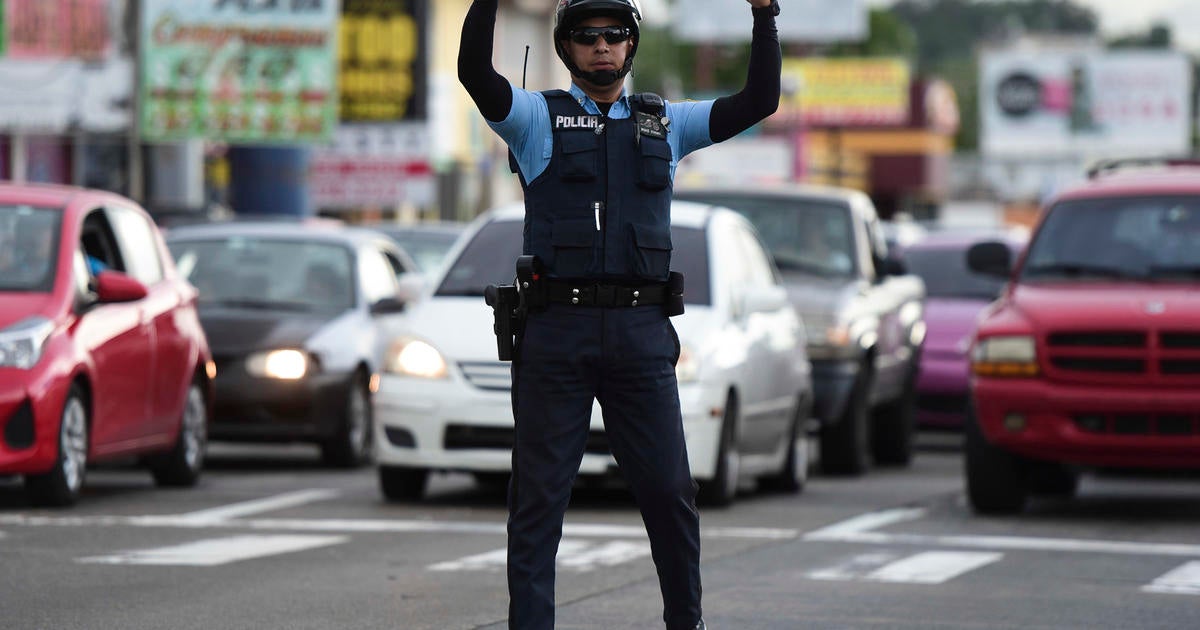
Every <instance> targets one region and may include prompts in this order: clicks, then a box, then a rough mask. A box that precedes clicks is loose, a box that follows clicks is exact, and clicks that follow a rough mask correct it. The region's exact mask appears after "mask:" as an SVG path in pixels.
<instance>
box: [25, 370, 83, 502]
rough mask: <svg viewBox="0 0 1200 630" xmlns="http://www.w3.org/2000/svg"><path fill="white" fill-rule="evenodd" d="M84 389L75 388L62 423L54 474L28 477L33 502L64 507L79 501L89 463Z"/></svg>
mask: <svg viewBox="0 0 1200 630" xmlns="http://www.w3.org/2000/svg"><path fill="white" fill-rule="evenodd" d="M84 400H85V399H84V395H83V389H82V388H80V387H79V386H78V385H72V386H71V389H70V390H69V391H68V392H67V399H66V401H65V402H64V403H63V410H62V417H61V418H60V420H59V423H58V457H57V458H56V459H55V462H54V467H53V468H51V469H50V472H47V473H44V474H40V475H26V476H25V490H26V492H27V493H28V495H29V501H30V502H31V503H33V504H34V505H37V506H44V507H63V506H68V505H71V504H73V503H75V502H76V501H77V500H79V494H80V492H81V491H82V490H83V480H84V477H85V475H86V473H87V460H88V411H87V405H86V404H85V403H84Z"/></svg>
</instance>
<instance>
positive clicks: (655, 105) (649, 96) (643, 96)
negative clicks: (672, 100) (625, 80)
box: [629, 92, 667, 116]
mask: <svg viewBox="0 0 1200 630" xmlns="http://www.w3.org/2000/svg"><path fill="white" fill-rule="evenodd" d="M629 102H630V104H632V105H633V109H634V111H639V112H645V113H647V114H650V115H651V116H662V115H663V114H665V113H666V109H667V105H666V102H665V101H663V98H662V97H661V96H659V95H657V94H655V93H653V92H642V93H640V94H634V95H633V96H630V97H629Z"/></svg>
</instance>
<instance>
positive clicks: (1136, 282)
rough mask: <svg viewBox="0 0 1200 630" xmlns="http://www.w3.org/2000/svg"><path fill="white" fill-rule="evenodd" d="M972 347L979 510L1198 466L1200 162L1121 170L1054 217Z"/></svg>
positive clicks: (1002, 264) (1004, 260) (989, 247)
mask: <svg viewBox="0 0 1200 630" xmlns="http://www.w3.org/2000/svg"><path fill="white" fill-rule="evenodd" d="M1009 251H1010V250H1009V248H1008V247H1007V246H1006V245H1003V244H1000V243H983V244H979V245H976V246H974V247H972V248H971V249H970V250H969V251H968V254H967V258H968V264H969V266H970V267H971V268H972V269H974V270H976V271H979V272H983V273H992V274H996V275H1003V276H1005V277H1008V278H1009V279H1010V282H1009V284H1008V286H1007V288H1006V290H1005V291H1004V293H1003V295H1002V296H1001V298H1000V299H999V300H998V301H996V302H995V303H993V304H992V305H991V306H990V307H989V308H988V310H986V311H985V312H984V313H983V314H982V315H981V317H980V320H979V323H978V328H977V330H976V333H975V337H974V340H973V343H972V348H971V366H972V377H971V384H970V394H971V396H970V397H971V405H970V407H971V408H970V414H969V417H968V418H967V426H966V437H965V456H966V458H965V459H966V483H967V495H968V497H969V499H970V502H971V505H972V507H973V508H974V509H975V510H976V511H978V512H988V513H996V512H1017V511H1020V510H1021V509H1022V508H1023V507H1024V505H1025V502H1026V499H1027V498H1028V496H1029V495H1030V494H1053V495H1059V496H1070V495H1072V494H1074V492H1075V489H1076V487H1077V484H1078V475H1079V470H1080V469H1081V468H1086V467H1129V468H1200V291H1198V289H1200V163H1189V162H1187V161H1164V162H1159V163H1156V164H1148V163H1147V162H1146V161H1136V162H1131V161H1127V162H1109V163H1105V164H1103V165H1101V166H1099V167H1097V168H1095V169H1093V170H1092V171H1091V172H1090V173H1089V179H1088V181H1087V182H1086V183H1084V184H1081V185H1079V186H1077V187H1075V188H1073V189H1071V190H1068V191H1066V192H1064V193H1063V194H1061V195H1060V196H1058V197H1057V198H1056V199H1054V200H1053V202H1052V203H1050V204H1049V205H1048V206H1047V209H1046V210H1045V211H1044V212H1043V213H1042V216H1041V218H1040V221H1039V224H1038V226H1037V228H1036V229H1035V231H1034V234H1033V237H1032V240H1031V242H1030V244H1029V247H1028V248H1027V250H1026V252H1025V254H1024V256H1023V257H1022V258H1021V260H1020V261H1019V263H1018V264H1016V265H1015V268H1014V266H1013V265H1012V264H1011V262H1010V254H1009Z"/></svg>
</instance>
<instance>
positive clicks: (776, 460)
mask: <svg viewBox="0 0 1200 630" xmlns="http://www.w3.org/2000/svg"><path fill="white" fill-rule="evenodd" d="M671 215H672V226H671V228H672V230H671V238H672V242H673V246H674V251H673V254H672V269H673V270H675V271H680V272H682V273H683V274H684V275H685V277H686V282H685V287H686V288H685V290H684V301H685V303H686V312H685V313H684V314H683V315H680V316H678V317H675V318H672V322H673V324H674V325H675V328H676V330H677V332H678V333H679V338H680V342H681V345H682V352H681V354H680V358H679V363H678V365H677V366H676V373H677V375H678V380H679V397H680V402H681V403H682V410H683V425H684V432H685V435H686V440H687V449H688V460H689V463H690V465H691V470H692V475H693V476H694V477H695V479H696V480H697V482H699V484H700V499H701V500H702V501H704V502H706V503H708V504H711V505H725V504H728V503H729V502H730V501H732V500H733V497H734V495H735V494H736V493H737V490H738V486H739V485H740V483H741V482H742V481H747V482H749V481H751V480H754V479H760V480H762V481H765V482H767V485H770V486H773V487H776V488H779V489H782V490H785V491H791V492H797V491H799V490H800V489H801V488H802V487H803V485H804V482H805V480H806V479H807V474H808V442H807V430H806V429H807V425H808V420H809V411H810V409H811V406H812V385H811V378H810V366H809V362H808V357H807V355H806V354H805V349H804V348H805V338H804V329H803V326H802V324H801V322H800V320H799V317H798V316H797V315H796V313H795V311H794V310H793V308H792V307H791V306H790V304H789V303H788V299H787V294H786V292H785V291H784V289H783V287H782V286H781V285H780V283H779V275H778V272H777V270H776V269H775V267H774V265H773V263H772V262H771V259H770V257H769V256H768V254H767V253H766V250H765V248H764V246H763V245H762V243H761V241H760V240H759V238H758V235H757V234H756V233H755V231H754V228H753V227H752V226H751V225H750V223H749V222H748V221H746V220H745V219H744V218H742V217H741V216H740V215H738V214H737V213H735V212H733V211H731V210H728V209H725V208H720V207H715V206H708V205H703V204H697V203H690V202H682V201H677V202H675V203H674V204H673V205H672V209H671ZM523 220H524V208H523V207H522V206H521V205H512V206H505V207H502V208H499V209H497V210H494V211H492V212H489V213H487V214H485V215H483V216H481V217H480V218H479V219H477V220H476V221H475V223H474V224H473V225H472V226H471V227H470V229H469V230H468V233H467V234H466V235H465V236H464V237H463V238H462V239H460V241H459V243H458V244H457V245H456V248H455V250H454V251H452V252H450V253H449V255H448V257H447V260H450V261H453V262H451V263H450V264H448V265H445V266H444V267H443V268H442V269H441V271H440V272H438V274H437V275H436V276H434V277H433V278H431V283H430V290H431V291H432V293H431V294H430V295H426V296H424V299H422V300H420V301H419V302H418V303H417V304H415V305H413V307H412V309H411V311H410V312H408V313H407V314H406V315H405V316H404V318H403V334H402V335H401V336H400V337H398V338H397V339H396V340H395V341H394V342H393V343H392V345H391V348H390V350H389V351H388V356H387V359H386V362H385V371H384V373H383V376H382V381H381V383H380V387H379V393H378V395H377V398H376V414H375V426H376V440H375V444H376V462H377V464H378V466H379V481H380V488H381V490H382V492H383V494H384V496H385V497H387V498H389V499H395V500H415V499H419V498H420V497H421V496H422V495H423V493H424V490H425V484H426V480H427V478H428V474H429V472H430V471H450V470H456V471H468V472H472V473H475V474H476V476H477V477H478V478H480V479H489V478H503V476H505V475H507V473H508V472H509V471H510V470H511V456H512V440H513V414H512V407H511V400H510V385H511V376H510V368H511V365H510V364H509V363H505V362H501V361H498V360H497V356H496V339H495V337H494V335H493V333H492V321H493V320H492V310H491V308H490V307H488V306H487V305H486V304H485V303H484V300H483V290H484V287H486V286H487V285H489V284H507V283H510V282H511V281H512V279H513V276H514V263H515V261H516V258H517V256H518V255H520V253H521V235H522V228H523ZM615 470H616V463H615V460H614V459H613V457H612V455H611V454H610V453H609V450H608V445H607V440H606V438H605V436H604V424H603V419H602V415H601V412H600V407H599V404H598V403H593V407H592V418H591V435H590V437H589V439H588V443H587V449H586V452H585V455H584V457H583V462H582V463H581V464H580V467H579V473H580V475H581V476H584V477H588V476H606V475H609V474H610V473H613V472H615Z"/></svg>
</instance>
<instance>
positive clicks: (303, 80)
mask: <svg viewBox="0 0 1200 630" xmlns="http://www.w3.org/2000/svg"><path fill="white" fill-rule="evenodd" d="M337 20H338V1H337V0H291V1H290V2H258V1H252V0H145V1H144V2H143V5H142V19H141V28H140V29H139V30H140V33H141V35H140V37H141V77H140V79H141V81H140V83H141V89H140V99H141V100H140V105H141V121H140V122H141V133H142V136H143V138H145V139H146V140H148V141H156V140H158V141H169V140H182V139H187V138H206V139H210V140H220V141H225V142H231V143H310V142H323V141H325V140H327V139H328V138H329V137H330V136H331V134H332V133H333V130H334V128H335V127H336V125H337V105H338V91H337V70H336V66H335V63H336V59H337V37H336V34H337V23H338V22H337Z"/></svg>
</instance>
